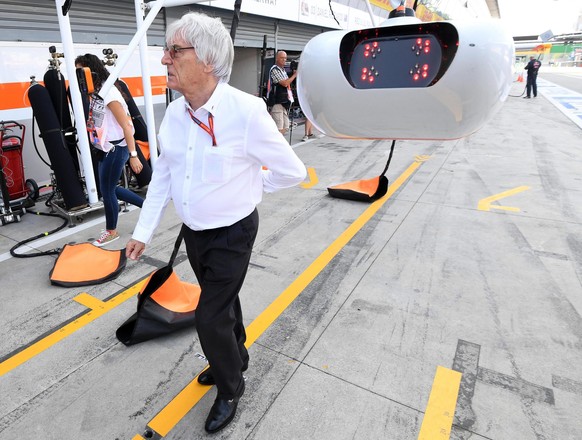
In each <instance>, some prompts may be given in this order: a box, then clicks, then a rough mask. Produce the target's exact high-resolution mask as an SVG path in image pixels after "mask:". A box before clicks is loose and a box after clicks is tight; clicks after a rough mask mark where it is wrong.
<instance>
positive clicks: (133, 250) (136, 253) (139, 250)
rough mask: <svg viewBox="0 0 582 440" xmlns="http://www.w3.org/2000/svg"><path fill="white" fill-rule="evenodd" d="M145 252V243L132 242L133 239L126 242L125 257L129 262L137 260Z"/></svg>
mask: <svg viewBox="0 0 582 440" xmlns="http://www.w3.org/2000/svg"><path fill="white" fill-rule="evenodd" d="M144 251H145V243H142V242H141V241H137V240H134V239H133V238H132V239H131V240H129V241H128V242H127V245H126V246H125V255H126V256H127V258H129V259H130V260H137V259H139V257H141V254H143V252H144Z"/></svg>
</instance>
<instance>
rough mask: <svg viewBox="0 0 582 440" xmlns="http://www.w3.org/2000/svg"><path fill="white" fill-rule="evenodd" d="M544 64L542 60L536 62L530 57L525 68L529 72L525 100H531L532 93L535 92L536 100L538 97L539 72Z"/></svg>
mask: <svg viewBox="0 0 582 440" xmlns="http://www.w3.org/2000/svg"><path fill="white" fill-rule="evenodd" d="M541 65H542V63H541V61H540V60H536V58H535V57H533V56H532V57H529V63H527V65H526V66H525V68H524V69H525V70H527V83H526V90H527V96H524V98H528V99H529V98H531V92H532V90H533V95H534V98H535V97H537V96H538V84H537V79H538V70H540V67H541Z"/></svg>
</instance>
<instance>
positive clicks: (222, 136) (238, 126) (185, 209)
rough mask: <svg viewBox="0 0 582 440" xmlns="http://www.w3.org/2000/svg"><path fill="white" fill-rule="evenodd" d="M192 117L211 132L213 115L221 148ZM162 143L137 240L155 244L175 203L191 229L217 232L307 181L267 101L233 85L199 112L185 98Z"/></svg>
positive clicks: (168, 117) (165, 125)
mask: <svg viewBox="0 0 582 440" xmlns="http://www.w3.org/2000/svg"><path fill="white" fill-rule="evenodd" d="M188 109H190V110H191V111H192V113H193V114H194V116H195V117H196V118H198V119H199V120H200V121H201V122H203V123H204V124H206V125H207V126H208V125H209V123H208V115H209V113H210V114H212V116H213V122H214V135H215V137H216V146H212V137H211V136H210V134H208V133H207V132H206V131H204V130H203V129H202V128H201V127H199V126H198V125H197V124H196V123H195V122H194V121H193V120H192V118H191V117H190V114H189V112H188ZM158 139H159V143H160V156H159V157H158V160H157V161H156V162H155V168H154V173H153V175H152V180H151V182H150V184H149V187H148V192H147V197H146V200H145V202H144V204H143V207H142V209H141V214H140V216H139V220H138V223H137V226H136V228H135V231H134V233H133V238H134V239H135V240H138V241H141V242H143V243H149V242H150V241H151V239H152V236H153V234H154V231H155V229H156V228H157V226H158V225H159V223H160V220H161V218H162V215H163V213H164V209H165V207H166V205H167V204H168V202H169V201H170V199H172V200H173V201H174V206H175V209H176V212H177V214H178V216H179V217H180V219H181V220H182V221H183V222H184V224H186V226H188V227H189V228H190V229H192V230H195V231H200V230H206V229H214V228H218V227H222V226H230V225H232V224H233V223H236V222H237V221H239V220H241V219H243V218H244V217H246V216H248V215H249V214H250V213H251V212H253V210H254V209H255V207H256V205H257V204H258V203H259V202H260V201H261V200H262V193H263V191H265V192H274V191H277V190H280V189H283V188H289V187H292V186H295V185H297V184H299V183H300V182H302V181H303V180H304V179H305V176H306V174H307V171H306V169H305V165H303V163H302V162H301V160H299V158H298V157H297V155H296V154H295V152H294V151H293V149H292V148H291V146H290V145H289V143H288V142H287V141H286V140H285V138H284V137H283V135H282V134H281V133H280V132H279V130H278V129H277V126H276V125H275V122H274V121H273V118H272V117H271V116H270V115H269V113H268V112H267V108H266V106H265V103H264V102H263V100H262V99H260V98H257V97H255V96H252V95H249V94H248V93H245V92H242V91H240V90H237V89H235V88H234V87H231V86H230V85H228V84H227V83H219V84H218V85H217V87H216V89H215V90H214V93H213V94H212V96H211V97H210V99H209V100H208V102H206V104H204V105H203V106H202V107H200V108H199V109H197V110H196V111H194V109H191V108H190V106H189V105H188V102H187V101H186V100H185V99H184V97H181V98H179V99H177V100H176V101H174V102H172V103H171V104H170V105H169V106H168V108H167V109H166V114H165V116H164V120H163V121H162V124H161V126H160V131H159V135H158ZM262 166H264V167H266V168H267V169H266V170H265V169H262Z"/></svg>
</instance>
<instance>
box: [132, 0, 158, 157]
mask: <svg viewBox="0 0 582 440" xmlns="http://www.w3.org/2000/svg"><path fill="white" fill-rule="evenodd" d="M144 6H145V5H144V3H143V1H142V0H135V22H136V24H137V28H138V29H139V28H140V27H141V26H143V16H144ZM139 58H140V62H141V79H142V84H143V97H144V105H145V116H146V126H147V131H148V142H149V147H150V160H151V163H152V168H154V167H155V166H156V160H157V158H158V142H157V141H158V138H157V136H156V120H155V116H154V104H153V98H152V81H151V75H150V65H149V57H148V39H147V33H145V34H144V36H143V38H142V39H141V40H140V42H139ZM160 62H161V61H160Z"/></svg>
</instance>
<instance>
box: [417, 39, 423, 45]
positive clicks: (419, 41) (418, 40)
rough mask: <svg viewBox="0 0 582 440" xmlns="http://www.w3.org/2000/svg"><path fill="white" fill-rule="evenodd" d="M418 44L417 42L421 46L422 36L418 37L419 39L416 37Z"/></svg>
mask: <svg viewBox="0 0 582 440" xmlns="http://www.w3.org/2000/svg"><path fill="white" fill-rule="evenodd" d="M416 44H417V45H418V46H420V45H421V44H422V38H417V39H416Z"/></svg>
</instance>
